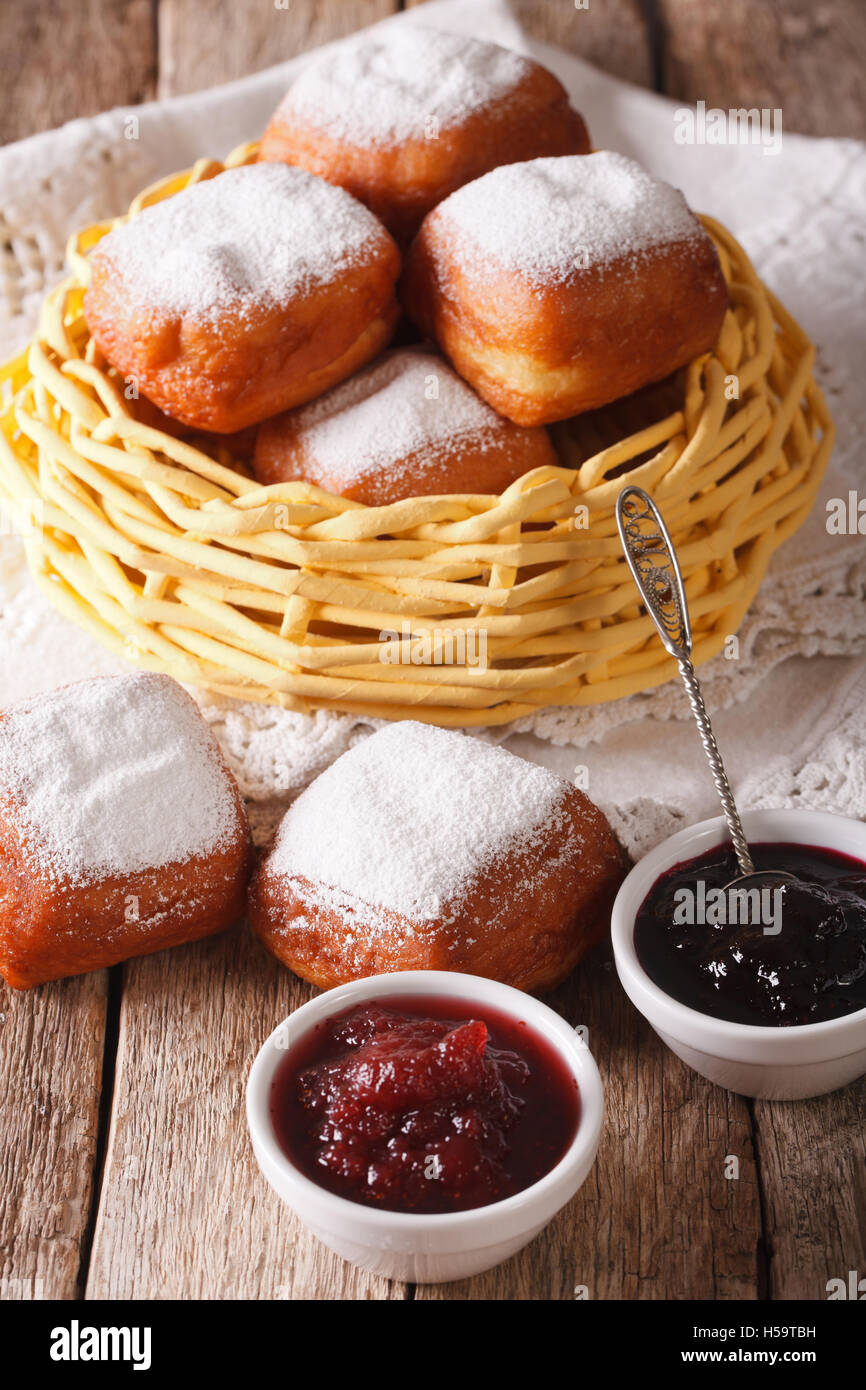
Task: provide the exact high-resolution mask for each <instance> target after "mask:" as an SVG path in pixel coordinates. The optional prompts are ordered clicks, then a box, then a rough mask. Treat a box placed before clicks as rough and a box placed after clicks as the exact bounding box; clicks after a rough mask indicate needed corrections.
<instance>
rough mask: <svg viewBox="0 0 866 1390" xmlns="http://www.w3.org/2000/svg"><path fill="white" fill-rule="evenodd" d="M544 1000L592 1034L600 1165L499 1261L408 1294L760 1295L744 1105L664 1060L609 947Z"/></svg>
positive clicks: (666, 1055) (757, 1225)
mask: <svg viewBox="0 0 866 1390" xmlns="http://www.w3.org/2000/svg"><path fill="white" fill-rule="evenodd" d="M550 1002H551V1003H552V1004H553V1006H554V1007H555V1008H556V1009H557V1010H558V1011H559V1012H560V1013H562V1014H563V1016H564V1017H565V1018H567V1019H568V1020H569V1021H570V1022H571V1023H573V1024H574V1025H575V1026H577V1025H579V1024H581V1023H584V1024H586V1025H587V1027H588V1028H589V1044H590V1048H591V1050H592V1052H593V1055H594V1057H595V1059H596V1061H597V1062H598V1065H599V1070H600V1071H601V1074H602V1080H603V1081H604V1085H605V1105H606V1116H605V1127H604V1132H603V1134H602V1142H601V1146H600V1149H599V1155H598V1161H597V1163H596V1166H595V1168H594V1169H593V1172H592V1173H591V1174H590V1176H589V1178H588V1179H587V1182H586V1183H585V1185H584V1187H583V1188H582V1189H581V1191H580V1192H579V1193H578V1194H577V1197H576V1198H575V1200H574V1201H573V1202H572V1203H571V1204H570V1205H569V1206H568V1207H567V1208H566V1209H565V1210H564V1211H562V1212H560V1214H559V1216H558V1217H557V1218H556V1220H555V1221H554V1222H553V1223H552V1225H551V1226H549V1227H548V1229H547V1230H546V1231H545V1232H544V1234H543V1235H541V1236H539V1238H538V1239H537V1240H536V1241H534V1242H533V1244H532V1245H531V1246H528V1247H527V1248H526V1249H525V1250H523V1251H521V1252H520V1253H519V1254H518V1255H516V1256H515V1257H514V1258H513V1259H512V1260H510V1261H509V1262H508V1263H507V1264H505V1265H501V1266H500V1267H499V1268H498V1269H494V1270H491V1271H490V1272H489V1273H487V1274H483V1275H480V1276H479V1277H478V1278H476V1279H472V1280H466V1281H463V1282H460V1283H455V1284H442V1285H438V1286H423V1287H419V1288H418V1290H417V1291H416V1297H417V1298H419V1299H497V1300H499V1299H538V1300H546V1299H556V1300H566V1299H573V1298H575V1297H576V1296H581V1297H587V1296H588V1297H589V1298H590V1299H631V1298H641V1299H660V1298H701V1299H737V1298H755V1297H756V1296H757V1295H758V1292H759V1287H760V1275H761V1269H760V1260H759V1251H760V1236H761V1212H760V1203H759V1196H758V1185H757V1178H756V1173H755V1166H754V1159H753V1154H752V1143H751V1120H750V1115H749V1109H748V1106H747V1104H746V1102H745V1101H744V1100H742V1099H741V1098H739V1097H737V1096H733V1095H730V1094H729V1093H728V1092H726V1091H723V1090H720V1089H719V1088H717V1087H714V1086H710V1085H709V1083H708V1082H704V1081H703V1080H702V1079H701V1078H700V1077H699V1076H697V1075H696V1074H695V1073H694V1072H692V1071H690V1070H689V1069H688V1068H687V1067H685V1066H683V1065H682V1064H681V1063H680V1062H678V1061H677V1059H676V1058H675V1057H674V1056H673V1055H672V1054H671V1053H670V1052H668V1050H667V1049H666V1048H665V1047H664V1045H663V1044H662V1043H661V1042H660V1041H659V1039H658V1038H657V1037H656V1035H655V1034H654V1033H653V1032H652V1031H651V1029H650V1028H649V1027H648V1026H647V1025H646V1024H645V1023H644V1022H643V1020H642V1019H641V1018H640V1016H639V1015H638V1014H637V1013H636V1011H635V1010H634V1009H633V1008H632V1006H631V1004H630V1003H629V1002H628V1000H627V999H626V998H625V996H624V994H623V992H622V989H621V988H620V985H619V981H618V980H617V977H616V973H615V971H614V968H613V963H612V960H611V957H610V953H609V951H608V950H607V949H606V948H603V949H601V950H599V951H596V952H595V953H594V954H593V957H592V959H591V960H590V961H588V962H587V963H586V964H585V966H583V967H578V970H577V971H576V973H575V975H574V977H573V978H572V980H571V981H569V982H568V983H567V984H566V985H564V986H563V987H562V989H560V990H558V991H557V992H556V994H555V996H553V997H552V998H551V1000H550ZM728 1155H735V1156H736V1157H737V1158H738V1159H739V1178H738V1180H736V1181H729V1180H728V1179H726V1177H725V1161H726V1157H727V1156H728ZM581 1285H582V1286H584V1287H585V1289H586V1294H583V1293H582V1292H581V1291H580V1290H579V1286H581ZM576 1290H577V1291H578V1292H577V1293H576Z"/></svg>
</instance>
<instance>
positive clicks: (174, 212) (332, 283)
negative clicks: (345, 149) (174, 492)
mask: <svg viewBox="0 0 866 1390" xmlns="http://www.w3.org/2000/svg"><path fill="white" fill-rule="evenodd" d="M90 268H91V278H90V285H89V287H88V289H87V291H86V293H85V296H84V317H85V319H86V321H87V326H88V328H89V330H90V333H91V335H92V337H93V338H94V340H95V342H96V343H97V345H98V347H99V348H100V349H101V351H102V352H103V353H104V354H105V357H106V358H107V359H108V361H109V362H110V363H111V365H112V366H113V367H116V368H117V370H118V371H119V372H121V373H122V374H123V376H124V377H125V378H128V379H131V380H133V381H134V382H135V383H136V384H137V386H138V389H139V390H140V391H141V392H142V393H143V394H144V395H145V396H147V397H148V398H149V399H150V400H151V401H153V402H154V404H155V405H157V406H159V408H160V409H161V410H164V411H165V412H166V413H167V414H168V415H171V416H173V417H174V418H175V419H177V420H180V421H182V422H183V423H184V424H187V425H192V426H194V427H195V428H197V429H202V430H210V431H213V432H215V433H217V434H231V433H233V432H235V431H236V430H242V429H245V428H246V426H248V425H253V424H257V423H258V422H259V421H260V420H264V419H266V418H267V416H269V415H275V414H276V413H277V412H278V411H280V410H286V409H288V408H289V407H290V406H295V405H300V404H301V403H302V402H303V401H308V400H311V399H312V398H313V397H314V396H318V395H320V394H321V393H322V392H323V391H326V390H327V389H328V387H329V386H333V385H334V384H335V383H336V382H338V381H342V380H343V378H344V377H347V376H350V375H351V373H352V372H354V371H355V370H356V369H357V368H358V367H360V366H362V365H363V364H364V363H365V362H367V361H369V360H370V358H371V357H375V356H376V354H377V353H378V352H380V351H381V349H382V348H383V347H384V346H385V345H386V343H387V342H388V341H389V339H390V337H391V334H392V332H393V331H394V328H395V326H396V322H397V318H398V312H399V311H398V307H397V302H396V298H395V290H394V286H395V282H396V279H397V276H398V274H399V270H400V254H399V252H398V250H397V247H396V246H395V245H394V242H393V241H392V239H391V237H390V236H389V235H388V233H387V232H386V231H385V228H384V227H383V226H382V224H381V223H380V222H379V221H377V219H376V218H375V217H374V216H373V215H372V213H370V212H369V211H368V210H367V208H365V207H362V205H361V204H360V203H359V202H357V200H356V199H354V198H352V197H350V196H349V194H348V193H346V192H345V191H344V190H343V189H341V188H334V187H333V186H332V185H331V184H329V183H326V182H325V181H324V179H317V178H314V177H313V175H312V174H308V173H307V172H306V171H305V170H303V169H289V168H288V167H287V166H286V165H283V164H252V165H246V166H244V167H242V168H239V169H228V170H226V171H225V172H223V173H220V174H217V175H216V177H214V178H212V179H209V180H207V181H206V182H204V183H197V184H192V185H190V186H189V187H188V188H185V189H184V190H183V191H182V192H181V193H176V194H175V195H174V197H171V198H166V199H164V200H163V201H162V202H160V203H156V204H154V205H153V206H152V207H149V208H145V209H144V211H143V212H140V213H139V214H138V215H137V216H136V217H134V218H133V219H132V221H130V222H127V223H124V224H122V225H121V226H119V227H116V228H115V229H114V231H112V232H109V233H108V235H107V236H105V237H103V239H102V240H101V241H100V242H98V244H97V246H96V248H95V249H94V251H93V253H92V255H91V258H90Z"/></svg>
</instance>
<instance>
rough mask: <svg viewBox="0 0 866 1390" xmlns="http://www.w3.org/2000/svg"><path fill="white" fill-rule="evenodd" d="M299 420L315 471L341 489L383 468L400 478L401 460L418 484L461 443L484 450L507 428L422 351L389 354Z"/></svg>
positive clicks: (300, 435) (306, 409) (301, 441)
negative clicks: (318, 471) (399, 467)
mask: <svg viewBox="0 0 866 1390" xmlns="http://www.w3.org/2000/svg"><path fill="white" fill-rule="evenodd" d="M293 418H294V425H295V430H296V435H297V441H298V443H299V445H300V446H301V447H302V449H303V451H304V455H305V458H306V459H307V460H309V464H310V466H311V468H312V469H313V470H315V469H316V468H318V469H321V472H322V476H323V478H327V479H328V481H329V483H330V485H331V486H337V487H339V488H340V489H342V488H346V487H349V486H350V485H351V484H352V483H353V482H356V481H358V480H360V479H361V478H365V477H368V476H369V475H370V474H371V473H376V472H379V471H380V470H382V469H387V470H388V471H389V473H390V474H391V475H392V476H393V474H394V471H395V469H396V468H397V467H398V466H399V465H400V464H401V463H408V464H409V465H410V467H411V471H412V476H413V478H414V479H415V480H416V482H417V481H418V480H419V479H422V478H423V476H424V474H425V472H426V471H427V470H428V469H430V468H433V467H435V466H436V464H437V463H439V462H441V460H442V459H443V458H445V457H447V456H449V455H451V454H453V453H454V452H455V451H456V450H457V449H459V448H460V447H461V446H464V447H465V446H466V445H468V444H470V443H471V445H472V447H473V448H476V449H480V450H481V451H482V452H484V451H486V450H487V449H489V448H491V447H493V446H494V445H495V444H496V443H497V441H498V440H500V439H501V437H502V435H503V433H504V432H505V431H506V430H507V429H508V425H507V424H506V422H505V421H504V420H502V419H501V418H500V417H499V416H498V415H497V414H496V412H495V410H492V409H491V407H490V406H489V405H487V403H486V402H485V401H482V400H481V398H480V396H476V394H475V392H474V391H473V390H472V389H471V387H469V386H467V385H466V383H465V382H464V381H463V379H462V378H461V377H459V376H458V375H457V373H456V372H453V371H452V370H451V368H450V367H449V366H448V365H447V363H446V362H444V361H443V360H442V358H441V357H439V356H438V355H437V354H436V353H433V352H428V351H426V350H425V349H423V348H404V349H401V350H398V351H396V352H390V353H386V354H385V356H384V357H381V358H380V359H379V360H378V361H377V362H374V363H373V364H372V366H370V367H366V368H365V369H364V370H363V371H360V372H357V373H356V375H355V376H353V377H350V378H349V380H348V381H344V382H342V383H341V384H340V385H339V386H335V387H334V388H333V390H331V391H328V392H327V393H326V394H325V395H324V396H320V397H319V399H318V400H316V401H313V402H312V403H311V404H310V405H307V406H302V407H301V409H300V410H298V411H296V412H295V415H294V417H293ZM310 475H311V476H312V473H311V474H310Z"/></svg>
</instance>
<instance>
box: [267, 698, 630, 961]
mask: <svg viewBox="0 0 866 1390" xmlns="http://www.w3.org/2000/svg"><path fill="white" fill-rule="evenodd" d="M621 878H622V863H621V857H620V853H619V849H618V846H617V845H616V841H615V840H614V838H613V835H612V833H611V831H610V827H609V826H608V824H607V822H606V820H605V819H604V816H603V815H602V814H601V812H600V811H599V810H598V809H597V808H596V807H595V806H593V805H592V803H591V802H590V801H589V800H588V798H587V797H585V796H584V795H583V793H582V792H580V791H578V790H577V788H575V787H573V786H571V785H570V784H569V783H567V782H565V781H563V780H562V779H561V778H559V777H556V776H555V775H554V774H553V773H551V772H549V771H548V770H547V769H546V768H542V767H539V766H538V765H536V764H534V763H528V762H525V761H524V760H523V759H521V758H517V757H515V756H514V754H512V753H508V752H506V751H505V750H504V749H501V748H497V747H494V746H492V745H490V744H486V743H483V742H481V741H480V740H478V739H476V738H473V737H471V736H468V735H463V734H460V733H457V732H454V731H452V730H447V729H440V728H436V727H434V726H430V725H425V724H419V723H415V722H413V721H403V722H400V723H398V724H394V725H390V726H389V727H387V728H385V729H383V730H381V731H380V732H378V733H376V734H374V735H372V736H371V737H370V738H368V739H366V740H365V741H364V742H363V743H361V744H359V745H357V746H356V747H355V748H353V749H351V750H350V751H349V752H348V753H344V754H343V756H342V757H341V758H339V759H338V760H337V762H336V763H334V764H333V765H332V767H330V768H329V769H328V770H327V771H326V772H324V773H322V775H321V776H320V777H319V778H317V780H316V781H315V782H314V783H312V785H311V786H310V787H308V788H307V790H306V791H305V792H303V793H302V795H301V796H300V797H299V798H298V800H297V801H296V802H295V803H294V805H293V806H292V807H291V808H290V809H289V811H288V812H287V813H286V816H285V817H284V819H283V822H282V824H281V826H280V829H279V831H278V833H277V836H276V839H275V841H274V845H273V847H272V849H271V851H270V853H269V854H268V855H267V857H266V858H265V859H264V860H263V861H262V863H261V864H260V866H259V868H258V870H257V872H256V874H255V876H254V878H253V882H252V884H251V889H250V921H251V923H252V925H253V927H254V929H255V930H256V931H257V932H258V934H259V935H260V937H261V938H262V940H263V941H264V943H265V945H266V946H267V947H268V948H269V949H270V950H271V951H272V952H273V953H274V954H275V955H276V956H277V957H278V959H280V960H282V961H283V962H284V963H285V964H287V965H289V966H290V967H291V968H292V969H293V970H294V971H295V972H296V973H297V974H299V975H301V976H302V977H303V978H304V979H308V980H312V981H313V982H314V983H316V984H318V985H321V986H323V987H325V988H328V987H330V986H331V985H334V984H340V983H342V982H344V981H345V980H350V979H358V978H361V977H363V976H366V975H372V974H379V973H382V972H387V971H393V970H413V969H438V970H461V971H468V972H470V973H475V974H480V975H489V976H491V977H492V978H494V979H499V980H504V981H505V982H506V983H509V984H513V985H516V986H518V987H519V988H524V989H541V988H546V987H549V986H552V985H554V984H556V983H558V982H559V981H560V980H561V979H563V978H564V976H565V975H566V974H567V973H568V972H569V970H571V968H572V967H573V965H574V964H575V962H576V961H577V960H578V959H579V958H580V956H581V955H582V954H583V953H584V952H585V951H586V950H587V949H588V948H589V946H591V945H592V944H593V943H594V942H595V941H596V940H598V939H599V936H600V935H601V934H602V933H603V931H604V930H605V927H606V925H607V923H608V921H609V910H610V904H611V901H612V896H613V893H614V892H615V891H616V887H617V886H618V884H619V882H620V881H621Z"/></svg>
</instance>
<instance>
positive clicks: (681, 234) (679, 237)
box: [435, 150, 706, 285]
mask: <svg viewBox="0 0 866 1390" xmlns="http://www.w3.org/2000/svg"><path fill="white" fill-rule="evenodd" d="M435 216H436V218H437V219H438V220H439V222H440V225H441V227H442V230H443V232H444V234H445V235H446V236H448V237H451V238H453V245H454V248H455V255H456V256H457V257H458V258H459V264H460V269H461V273H463V274H466V273H471V274H472V275H473V276H477V277H478V278H480V279H487V278H489V275H490V265H491V261H492V262H495V263H496V265H498V266H500V267H503V268H505V269H507V270H511V271H514V272H515V273H518V274H519V275H521V277H523V278H525V279H529V280H534V281H536V282H538V283H540V284H545V285H547V284H550V283H551V282H553V283H567V282H568V281H569V280H572V279H573V278H574V277H575V275H577V274H579V273H580V272H581V271H584V270H593V269H596V268H598V267H600V266H603V265H605V264H609V263H611V262H613V261H618V260H621V259H622V258H624V257H637V258H639V257H640V256H642V255H643V254H644V253H646V252H647V251H650V250H652V249H653V248H655V247H659V246H663V245H665V244H668V243H671V242H679V241H689V240H692V239H693V238H696V237H700V238H705V237H706V233H705V232H704V231H703V229H702V227H701V225H700V223H699V222H698V220H697V218H696V217H695V215H694V213H693V212H692V211H691V210H690V208H689V206H688V204H687V202H686V200H685V198H684V197H683V195H682V193H681V192H680V191H679V189H677V188H673V187H672V186H671V185H670V184H668V183H664V182H663V181H662V180H661V179H656V178H653V176H652V175H651V174H649V173H648V172H647V171H646V169H643V168H641V166H640V165H639V164H636V163H635V161H634V160H633V159H627V158H626V156H625V155H622V154H616V153H614V152H611V151H609V150H601V151H599V152H598V153H596V154H589V155H582V156H580V157H578V158H571V159H568V158H566V159H562V158H559V159H532V160H528V161H527V162H526V163H523V164H507V165H504V166H503V167H502V168H500V169H494V170H493V171H492V172H491V173H489V174H485V175H484V177H483V178H480V179H476V180H475V181H474V182H473V183H470V184H466V185H465V186H464V187H463V188H460V189H458V190H457V192H456V193H452V195H451V197H450V198H448V199H447V200H446V201H445V202H444V203H442V204H440V206H439V207H438V208H437V209H436V212H435Z"/></svg>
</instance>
